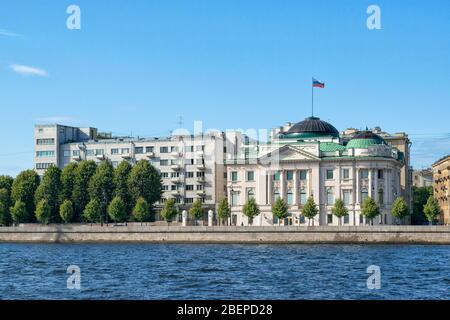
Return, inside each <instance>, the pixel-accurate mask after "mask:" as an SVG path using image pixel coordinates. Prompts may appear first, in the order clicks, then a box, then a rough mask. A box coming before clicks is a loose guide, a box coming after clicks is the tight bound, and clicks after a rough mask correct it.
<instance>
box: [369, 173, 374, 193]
mask: <svg viewBox="0 0 450 320" xmlns="http://www.w3.org/2000/svg"><path fill="white" fill-rule="evenodd" d="M372 186H373V170H372V169H369V190H368V191H369V197H371V198H372V199H374V197H373V188H372Z"/></svg>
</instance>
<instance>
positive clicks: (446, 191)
mask: <svg viewBox="0 0 450 320" xmlns="http://www.w3.org/2000/svg"><path fill="white" fill-rule="evenodd" d="M433 180H434V181H433V189H434V197H435V198H436V199H437V200H438V202H439V206H440V207H441V217H440V222H442V223H444V224H445V225H449V224H450V155H449V156H446V157H444V158H442V159H440V160H438V161H437V162H436V163H434V164H433Z"/></svg>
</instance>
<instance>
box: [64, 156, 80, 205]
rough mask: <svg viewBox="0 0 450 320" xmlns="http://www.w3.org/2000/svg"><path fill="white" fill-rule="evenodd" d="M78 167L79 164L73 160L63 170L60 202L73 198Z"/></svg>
mask: <svg viewBox="0 0 450 320" xmlns="http://www.w3.org/2000/svg"><path fill="white" fill-rule="evenodd" d="M77 167H78V164H77V163H76V162H71V163H69V164H68V165H67V166H65V167H64V169H63V170H62V172H61V192H60V203H62V202H63V201H65V200H72V193H73V188H74V186H75V177H76V172H77Z"/></svg>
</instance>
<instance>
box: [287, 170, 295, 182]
mask: <svg viewBox="0 0 450 320" xmlns="http://www.w3.org/2000/svg"><path fill="white" fill-rule="evenodd" d="M286 180H287V181H292V180H294V171H291V170H289V171H286Z"/></svg>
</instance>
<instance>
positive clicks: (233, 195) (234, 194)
mask: <svg viewBox="0 0 450 320" xmlns="http://www.w3.org/2000/svg"><path fill="white" fill-rule="evenodd" d="M238 203H239V194H238V193H237V192H232V193H231V205H232V206H237V205H238Z"/></svg>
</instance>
